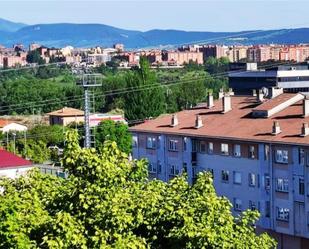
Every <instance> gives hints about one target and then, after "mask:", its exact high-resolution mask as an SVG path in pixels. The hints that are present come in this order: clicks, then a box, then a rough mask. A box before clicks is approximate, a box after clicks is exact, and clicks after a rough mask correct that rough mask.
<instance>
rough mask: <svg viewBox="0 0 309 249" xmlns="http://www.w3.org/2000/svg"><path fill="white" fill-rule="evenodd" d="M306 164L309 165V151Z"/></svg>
mask: <svg viewBox="0 0 309 249" xmlns="http://www.w3.org/2000/svg"><path fill="white" fill-rule="evenodd" d="M306 165H307V166H309V153H308V152H307V153H306Z"/></svg>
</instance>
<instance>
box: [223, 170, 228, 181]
mask: <svg viewBox="0 0 309 249" xmlns="http://www.w3.org/2000/svg"><path fill="white" fill-rule="evenodd" d="M229 174H230V172H229V171H228V170H222V172H221V179H222V181H223V182H229Z"/></svg>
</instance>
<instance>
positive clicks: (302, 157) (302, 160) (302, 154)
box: [298, 148, 305, 165]
mask: <svg viewBox="0 0 309 249" xmlns="http://www.w3.org/2000/svg"><path fill="white" fill-rule="evenodd" d="M298 156H299V164H300V165H305V150H304V149H302V148H299V150H298Z"/></svg>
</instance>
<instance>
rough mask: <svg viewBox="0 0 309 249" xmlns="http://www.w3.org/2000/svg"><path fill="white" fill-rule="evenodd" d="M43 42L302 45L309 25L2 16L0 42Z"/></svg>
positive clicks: (306, 40)
mask: <svg viewBox="0 0 309 249" xmlns="http://www.w3.org/2000/svg"><path fill="white" fill-rule="evenodd" d="M34 42H35V43H39V44H41V45H45V46H49V47H64V46H68V45H71V46H73V47H93V46H111V45H113V44H115V43H123V44H124V45H125V46H126V47H127V48H145V47H160V48H164V47H173V46H179V45H184V44H192V43H203V44H207V43H208V44H213V43H216V44H227V45H235V44H238V45H241V44H243V45H249V44H270V43H280V44H298V43H309V28H297V29H278V30H253V31H241V32H194V31H183V30H160V29H155V30H150V31H145V32H142V31H137V30H126V29H120V28H116V27H112V26H108V25H104V24H72V23H57V24H36V25H26V24H23V23H14V22H11V21H7V20H4V19H0V44H1V45H4V46H7V47H10V46H12V45H13V44H16V43H22V44H24V45H29V44H30V43H34Z"/></svg>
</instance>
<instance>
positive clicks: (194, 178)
mask: <svg viewBox="0 0 309 249" xmlns="http://www.w3.org/2000/svg"><path fill="white" fill-rule="evenodd" d="M197 174H198V171H197V167H192V180H193V182H195V180H196V179H197Z"/></svg>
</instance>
